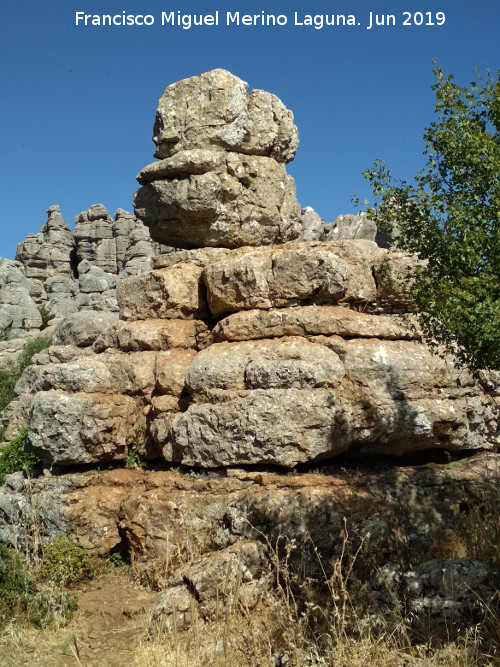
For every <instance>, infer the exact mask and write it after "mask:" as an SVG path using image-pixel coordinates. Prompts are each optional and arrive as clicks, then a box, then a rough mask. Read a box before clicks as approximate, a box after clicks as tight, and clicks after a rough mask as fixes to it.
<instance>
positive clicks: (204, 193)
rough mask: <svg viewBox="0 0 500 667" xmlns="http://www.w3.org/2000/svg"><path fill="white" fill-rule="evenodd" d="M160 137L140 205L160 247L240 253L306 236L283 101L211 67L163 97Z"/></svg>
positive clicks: (293, 135) (293, 139)
mask: <svg viewBox="0 0 500 667" xmlns="http://www.w3.org/2000/svg"><path fill="white" fill-rule="evenodd" d="M153 132H154V136H153V141H154V142H155V144H156V152H155V157H157V158H160V161H159V162H154V163H153V164H150V165H148V166H147V167H144V169H143V170H142V171H141V172H140V174H139V175H138V177H137V179H138V181H139V183H141V184H142V185H143V187H142V188H141V189H140V190H139V191H138V192H137V193H136V195H135V202H134V206H135V211H136V215H137V216H138V217H139V218H140V219H141V220H143V222H144V223H145V224H146V225H147V226H148V227H149V229H150V232H151V236H152V238H153V239H154V240H156V241H159V242H160V243H164V244H167V245H171V246H175V247H179V248H199V247H204V246H215V247H226V248H236V247H240V246H256V245H269V244H273V243H282V242H284V241H290V240H292V239H296V238H298V237H299V235H300V233H301V228H302V225H301V220H300V208H299V205H298V203H297V200H296V196H295V184H294V181H293V179H292V177H291V176H289V175H288V174H287V173H286V169H285V165H286V163H287V162H289V161H290V160H292V159H293V157H294V155H295V151H296V150H297V147H298V133H297V128H296V127H295V125H294V123H293V115H292V113H291V111H289V110H288V109H287V108H286V107H285V106H284V104H283V103H282V102H281V100H279V99H278V98H277V97H276V96H275V95H272V94H271V93H267V92H265V91H263V90H252V91H251V92H250V93H248V86H247V84H246V83H245V82H244V81H242V80H241V79H239V78H238V77H236V76H234V75H233V74H231V73H230V72H227V71H226V70H222V69H216V70H212V71H210V72H206V73H205V74H201V75H200V76H195V77H191V78H189V79H185V80H183V81H178V82H177V83H174V84H173V85H171V86H169V87H168V88H167V89H166V90H165V92H164V93H163V95H162V97H161V98H160V101H159V103H158V110H157V112H156V121H155V126H154V130H153Z"/></svg>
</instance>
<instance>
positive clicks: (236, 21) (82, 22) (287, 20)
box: [75, 10, 446, 30]
mask: <svg viewBox="0 0 500 667" xmlns="http://www.w3.org/2000/svg"><path fill="white" fill-rule="evenodd" d="M445 23H446V15H445V13H444V12H441V11H432V12H429V11H427V12H409V11H400V12H398V13H396V14H386V13H381V12H377V13H375V12H372V11H369V12H365V13H364V14H363V15H358V14H305V13H303V12H292V13H290V14H271V13H268V12H266V11H265V10H262V11H260V12H258V13H256V14H244V13H243V12H239V11H235V12H228V11H225V12H219V11H218V10H217V11H215V12H213V13H212V14H187V13H183V12H181V11H179V10H171V11H165V12H161V14H160V15H157V16H155V15H153V14H127V13H126V12H125V11H124V12H121V13H118V14H87V13H85V12H75V25H76V26H78V27H87V28H88V27H106V26H108V27H127V26H128V27H132V26H140V27H150V26H154V25H160V26H163V27H165V28H169V27H170V28H181V29H184V30H189V29H191V28H200V27H202V28H211V27H240V28H252V27H253V28H255V27H257V28H282V27H285V26H289V27H290V26H291V27H296V28H298V29H299V28H306V29H307V28H313V29H316V30H322V29H324V28H363V29H366V30H372V29H374V28H375V29H377V28H391V27H396V26H403V27H408V28H409V27H440V26H443V25H444V24H445Z"/></svg>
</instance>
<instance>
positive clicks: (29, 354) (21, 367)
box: [0, 336, 52, 412]
mask: <svg viewBox="0 0 500 667" xmlns="http://www.w3.org/2000/svg"><path fill="white" fill-rule="evenodd" d="M51 344H52V340H51V339H50V338H48V337H46V336H40V337H37V338H34V339H33V340H30V341H29V342H28V343H26V345H25V346H24V348H23V351H22V352H21V355H20V356H19V359H18V360H17V362H16V363H14V364H12V365H11V367H10V368H7V369H5V370H2V371H0V412H2V410H4V408H5V407H6V406H7V405H8V404H9V403H10V402H11V401H12V399H13V398H14V396H15V394H14V387H15V385H16V382H17V381H18V380H19V378H20V377H21V375H22V374H23V373H24V371H25V369H26V368H27V367H28V366H29V365H30V364H31V363H32V361H33V357H34V356H35V354H38V353H39V352H41V351H42V350H45V349H46V348H47V347H49V346H50V345H51Z"/></svg>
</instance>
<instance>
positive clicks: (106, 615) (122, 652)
mask: <svg viewBox="0 0 500 667" xmlns="http://www.w3.org/2000/svg"><path fill="white" fill-rule="evenodd" d="M127 570H128V568H118V569H116V570H113V571H111V572H107V573H104V574H101V575H99V576H98V577H96V578H94V579H92V580H91V581H89V582H86V583H84V584H81V585H80V586H79V587H78V588H77V589H75V592H76V593H77V595H78V611H77V612H76V613H75V615H74V617H73V619H72V620H71V621H70V623H68V625H65V626H62V627H59V628H55V627H50V628H47V629H45V630H38V629H36V628H33V627H23V628H20V627H15V626H12V627H11V628H10V629H7V631H6V633H5V636H4V637H3V638H2V641H1V643H0V664H2V665H5V666H6V667H20V666H21V665H23V666H24V665H29V666H30V667H31V666H32V665H36V666H38V665H40V666H43V667H45V666H47V667H49V666H50V667H60V666H61V667H62V666H68V667H69V666H72V665H78V661H77V659H76V658H75V656H74V654H73V652H72V650H71V646H73V647H74V644H73V643H71V644H70V646H68V648H67V649H66V652H65V654H64V655H63V653H62V644H63V642H64V640H65V639H66V638H67V637H68V636H69V635H74V637H75V639H76V645H77V647H78V654H79V658H80V662H81V665H82V666H83V667H97V666H99V667H129V666H130V665H131V663H132V660H133V655H134V652H135V649H136V647H137V644H138V643H139V642H140V641H145V640H146V632H145V628H146V623H147V615H148V612H149V611H150V610H151V608H152V607H153V605H154V603H155V602H156V600H157V598H158V595H159V593H155V592H151V591H148V590H146V589H144V588H141V587H140V586H139V585H137V584H135V583H134V582H132V581H130V578H129V573H128V571H127Z"/></svg>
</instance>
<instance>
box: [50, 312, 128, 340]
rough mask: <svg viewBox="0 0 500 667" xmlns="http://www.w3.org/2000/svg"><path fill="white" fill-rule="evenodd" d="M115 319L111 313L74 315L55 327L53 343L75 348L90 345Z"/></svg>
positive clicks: (81, 313)
mask: <svg viewBox="0 0 500 667" xmlns="http://www.w3.org/2000/svg"><path fill="white" fill-rule="evenodd" d="M116 319H117V316H116V315H114V314H113V313H105V312H103V313H97V312H96V313H90V312H80V313H74V314H72V315H69V316H68V317H65V318H64V319H63V320H61V322H60V323H59V324H58V325H57V326H56V331H55V342H56V344H58V345H74V346H76V347H86V346H89V345H92V343H94V341H95V340H96V338H97V337H98V336H99V335H100V334H101V332H102V331H103V330H104V329H105V327H106V326H107V325H108V324H110V323H111V322H114V321H115V320H116Z"/></svg>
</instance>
